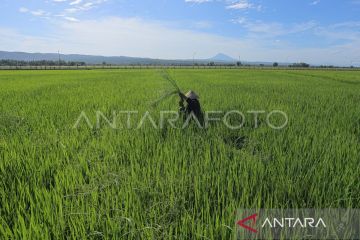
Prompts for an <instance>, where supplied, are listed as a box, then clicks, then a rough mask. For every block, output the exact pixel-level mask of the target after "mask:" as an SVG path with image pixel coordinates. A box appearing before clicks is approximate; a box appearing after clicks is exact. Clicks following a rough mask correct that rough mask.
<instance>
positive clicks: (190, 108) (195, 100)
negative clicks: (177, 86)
mask: <svg viewBox="0 0 360 240" xmlns="http://www.w3.org/2000/svg"><path fill="white" fill-rule="evenodd" d="M179 97H180V101H179V107H180V108H179V112H180V113H181V114H182V115H183V116H184V119H185V120H187V119H188V118H189V116H190V115H192V116H193V117H195V118H196V119H195V120H197V121H198V122H199V123H200V124H201V126H203V123H204V117H203V113H202V111H201V106H200V102H199V96H198V95H197V94H196V93H195V92H194V91H191V90H190V91H189V92H187V93H186V94H185V95H184V94H183V93H182V92H179ZM184 101H186V103H187V105H186V107H185V106H184Z"/></svg>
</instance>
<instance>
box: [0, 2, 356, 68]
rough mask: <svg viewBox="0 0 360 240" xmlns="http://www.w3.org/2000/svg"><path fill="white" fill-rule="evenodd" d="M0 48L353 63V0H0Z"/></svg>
mask: <svg viewBox="0 0 360 240" xmlns="http://www.w3.org/2000/svg"><path fill="white" fill-rule="evenodd" d="M0 13H1V18H0V50H6V51H29V52H57V51H58V50H60V51H61V52H62V53H81V54H98V55H106V56H114V55H126V56H137V57H152V58H166V59H191V58H192V57H193V56H195V58H208V57H211V56H213V55H215V54H217V53H220V52H222V53H225V54H227V55H230V56H232V57H234V58H236V59H238V58H239V57H240V59H242V60H247V61H279V62H300V61H304V62H309V63H313V64H338V65H360V17H359V16H360V0H342V1H339V0H301V1H300V0H292V1H289V0H286V1H285V0H171V1H170V0H157V1H156V0H152V1H151V0H142V1H134V0H133V1H129V0H26V1H25V0H2V1H1V2H0Z"/></svg>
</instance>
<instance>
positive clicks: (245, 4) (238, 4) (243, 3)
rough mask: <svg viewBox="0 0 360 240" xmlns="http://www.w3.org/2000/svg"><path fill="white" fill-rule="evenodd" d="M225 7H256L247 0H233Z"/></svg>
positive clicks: (241, 8)
mask: <svg viewBox="0 0 360 240" xmlns="http://www.w3.org/2000/svg"><path fill="white" fill-rule="evenodd" d="M226 8H227V9H239V10H243V9H250V8H256V7H255V6H254V4H252V3H250V2H248V1H247V0H241V1H239V2H234V3H232V4H230V5H228V6H227V7H226Z"/></svg>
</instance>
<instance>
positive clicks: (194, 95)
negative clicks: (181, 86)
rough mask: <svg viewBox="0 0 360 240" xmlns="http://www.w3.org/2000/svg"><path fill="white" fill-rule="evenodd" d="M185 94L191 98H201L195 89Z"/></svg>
mask: <svg viewBox="0 0 360 240" xmlns="http://www.w3.org/2000/svg"><path fill="white" fill-rule="evenodd" d="M185 96H186V97H187V98H190V99H199V96H198V95H197V94H196V93H195V92H194V91H191V90H190V91H188V92H187V93H186V94H185Z"/></svg>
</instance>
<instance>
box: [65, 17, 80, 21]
mask: <svg viewBox="0 0 360 240" xmlns="http://www.w3.org/2000/svg"><path fill="white" fill-rule="evenodd" d="M64 19H65V20H67V21H70V22H79V19H76V18H74V17H66V16H64Z"/></svg>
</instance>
